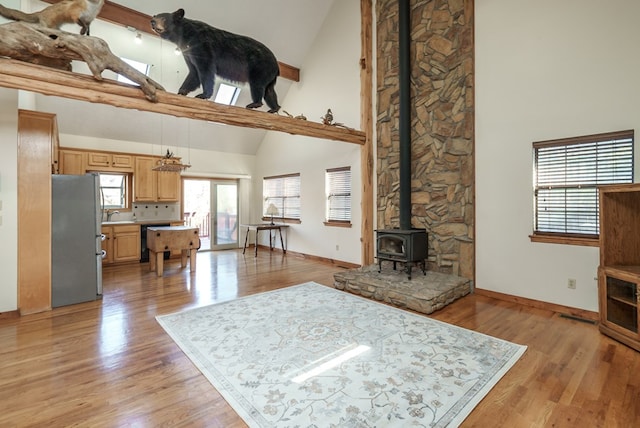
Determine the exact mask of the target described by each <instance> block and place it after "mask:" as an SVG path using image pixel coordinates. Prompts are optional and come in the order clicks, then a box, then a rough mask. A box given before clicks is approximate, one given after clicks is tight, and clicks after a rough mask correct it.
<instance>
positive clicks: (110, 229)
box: [102, 224, 140, 265]
mask: <svg viewBox="0 0 640 428" xmlns="http://www.w3.org/2000/svg"><path fill="white" fill-rule="evenodd" d="M102 234H103V235H105V239H104V241H102V249H103V250H105V251H106V252H107V256H106V257H105V258H104V259H102V264H103V265H108V264H112V263H121V262H130V261H140V226H139V225H137V224H128V225H122V226H103V227H102Z"/></svg>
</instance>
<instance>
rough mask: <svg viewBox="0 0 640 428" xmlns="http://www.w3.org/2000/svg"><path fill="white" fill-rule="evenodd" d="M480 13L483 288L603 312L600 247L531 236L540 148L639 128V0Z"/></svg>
mask: <svg viewBox="0 0 640 428" xmlns="http://www.w3.org/2000/svg"><path fill="white" fill-rule="evenodd" d="M475 8H476V12H475V16H476V186H477V187H476V199H477V213H476V219H477V245H476V255H477V258H476V260H477V262H476V263H477V265H476V269H477V271H476V280H477V287H478V288H481V289H486V290H492V291H497V292H500V293H506V294H510V295H516V296H522V297H526V298H530V299H536V300H541V301H546V302H551V303H556V304H561V305H566V306H570V307H576V308H581V309H586V310H591V311H597V309H598V301H597V283H596V280H595V277H596V273H597V267H598V261H599V259H598V248H593V247H580V246H570V245H558V244H543V243H532V242H530V240H529V238H528V235H529V234H531V232H532V224H533V219H532V212H533V196H532V148H531V143H532V142H533V141H541V140H548V139H555V138H563V137H572V136H579V135H588V134H595V133H601V132H608V131H617V130H624V129H637V128H640V114H638V110H639V108H638V99H639V98H640V85H638V78H637V74H638V70H640V51H638V49H637V42H638V40H640V26H638V24H637V19H638V17H639V16H640V2H637V1H636V0H610V1H607V2H602V1H599V0H564V1H555V0H540V1H536V2H523V1H515V2H514V1H513V0H488V1H478V2H476V4H475ZM638 152H640V150H638V148H637V146H636V165H638V159H640V157H638V155H639V153H638ZM636 175H637V173H636ZM568 278H575V279H576V280H577V289H575V290H571V289H568V288H567V280H568Z"/></svg>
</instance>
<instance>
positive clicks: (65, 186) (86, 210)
mask: <svg viewBox="0 0 640 428" xmlns="http://www.w3.org/2000/svg"><path fill="white" fill-rule="evenodd" d="M51 195H52V201H51V217H52V218H51V305H52V306H53V307H54V308H55V307H59V306H66V305H72V304H75V303H81V302H88V301H91V300H96V299H98V298H100V297H101V295H102V239H101V237H102V231H101V224H102V207H101V205H100V197H99V196H100V176H99V175H98V174H86V175H52V176H51Z"/></svg>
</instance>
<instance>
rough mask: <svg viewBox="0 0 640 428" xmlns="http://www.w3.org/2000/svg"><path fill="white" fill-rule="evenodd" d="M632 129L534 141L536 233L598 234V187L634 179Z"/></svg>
mask: <svg viewBox="0 0 640 428" xmlns="http://www.w3.org/2000/svg"><path fill="white" fill-rule="evenodd" d="M633 144H634V133H633V130H630V131H621V132H612V133H606V134H597V135H590V136H585V137H576V138H568V139H564V140H553V141H543V142H537V143H533V151H534V210H535V212H534V232H535V233H556V234H565V235H584V236H597V235H598V234H599V231H600V230H599V229H600V225H599V203H598V189H597V186H600V185H603V184H618V183H632V182H633Z"/></svg>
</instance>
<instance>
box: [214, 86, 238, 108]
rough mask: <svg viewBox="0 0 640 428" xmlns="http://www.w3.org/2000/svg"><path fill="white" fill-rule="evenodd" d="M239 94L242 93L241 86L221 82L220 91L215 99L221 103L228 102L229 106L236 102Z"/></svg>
mask: <svg viewBox="0 0 640 428" xmlns="http://www.w3.org/2000/svg"><path fill="white" fill-rule="evenodd" d="M238 95H240V88H238V87H236V86H231V85H227V84H226V83H220V86H219V87H218V93H217V94H216V97H215V98H214V99H213V100H214V101H215V102H217V103H219V104H226V105H228V106H229V105H233V104H235V103H236V101H237V100H238Z"/></svg>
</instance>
